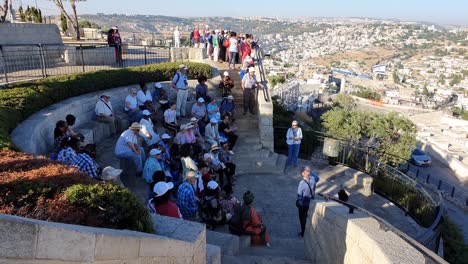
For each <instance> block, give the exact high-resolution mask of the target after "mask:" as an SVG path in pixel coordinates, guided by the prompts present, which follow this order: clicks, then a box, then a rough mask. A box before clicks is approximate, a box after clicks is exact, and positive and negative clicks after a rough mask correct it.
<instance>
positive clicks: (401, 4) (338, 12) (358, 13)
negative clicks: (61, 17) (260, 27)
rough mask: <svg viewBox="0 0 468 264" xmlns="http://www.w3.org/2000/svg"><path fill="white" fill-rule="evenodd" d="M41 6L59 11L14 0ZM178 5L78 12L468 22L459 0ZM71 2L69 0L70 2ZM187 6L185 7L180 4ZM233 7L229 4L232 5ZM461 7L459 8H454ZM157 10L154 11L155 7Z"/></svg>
mask: <svg viewBox="0 0 468 264" xmlns="http://www.w3.org/2000/svg"><path fill="white" fill-rule="evenodd" d="M36 3H37V6H38V7H39V8H41V9H42V11H43V14H45V15H58V14H59V11H58V9H57V8H56V7H55V6H54V4H53V3H52V2H51V1H49V0H21V1H18V0H14V1H13V5H14V6H15V7H17V6H19V5H20V4H22V5H23V6H26V5H30V6H35V5H36ZM176 3H180V5H179V4H177V7H179V8H174V7H175V6H174V5H171V4H169V5H165V6H162V5H161V3H160V2H158V1H155V2H148V1H145V0H133V1H131V3H129V2H126V1H121V0H117V1H116V0H99V1H96V0H88V1H86V2H78V3H77V9H78V15H80V14H96V13H105V14H114V13H115V14H127V15H164V16H175V17H208V16H223V17H239V16H248V17H255V16H263V17H280V18H299V17H335V18H346V17H363V18H364V17H369V18H377V19H400V20H404V21H424V22H433V23H437V24H457V25H465V26H466V25H468V16H466V12H464V11H463V10H465V11H466V10H468V2H464V1H457V0H446V1H436V0H429V1H422V0H414V1H404V0H393V1H387V2H381V1H370V0H357V1H352V3H351V2H343V1H340V0H329V1H327V2H315V1H302V0H301V1H294V4H291V3H290V2H284V1H277V0H274V1H265V0H259V1H254V2H252V3H248V5H243V6H242V7H234V8H230V7H229V3H227V6H226V8H222V6H219V4H217V5H213V3H212V2H210V1H206V0H200V1H196V2H195V1H190V0H180V1H178V2H176ZM66 6H68V4H67V5H66ZM181 6H183V7H184V8H180V7H181ZM228 7H229V8H228ZM454 7H457V8H454ZM153 10H154V11H153Z"/></svg>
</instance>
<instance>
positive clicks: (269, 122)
mask: <svg viewBox="0 0 468 264" xmlns="http://www.w3.org/2000/svg"><path fill="white" fill-rule="evenodd" d="M255 70H256V72H259V68H258V66H256V67H255ZM257 78H259V77H258V76H257ZM264 85H265V86H266V85H267V84H264ZM257 107H258V110H257V111H258V131H259V133H260V135H259V136H260V141H261V143H262V146H263V148H265V149H268V150H270V151H271V152H274V133H273V103H272V101H271V100H270V101H269V102H267V101H266V100H265V96H264V93H263V91H262V90H259V91H258V98H257Z"/></svg>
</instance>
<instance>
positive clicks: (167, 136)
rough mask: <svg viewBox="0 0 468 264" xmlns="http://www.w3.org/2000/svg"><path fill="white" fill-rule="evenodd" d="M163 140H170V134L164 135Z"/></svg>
mask: <svg viewBox="0 0 468 264" xmlns="http://www.w3.org/2000/svg"><path fill="white" fill-rule="evenodd" d="M161 138H162V139H170V138H171V136H169V135H168V134H163V135H162V136H161Z"/></svg>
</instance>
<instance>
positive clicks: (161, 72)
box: [0, 62, 212, 150]
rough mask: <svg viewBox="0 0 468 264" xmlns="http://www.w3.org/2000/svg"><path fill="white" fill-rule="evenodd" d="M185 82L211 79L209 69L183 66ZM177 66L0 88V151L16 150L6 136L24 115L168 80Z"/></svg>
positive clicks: (168, 65) (91, 73)
mask: <svg viewBox="0 0 468 264" xmlns="http://www.w3.org/2000/svg"><path fill="white" fill-rule="evenodd" d="M185 64H186V65H187V67H188V68H189V69H188V77H189V79H196V78H197V77H198V76H199V75H202V74H203V75H205V76H207V77H209V78H210V77H211V76H212V72H211V67H210V66H209V65H208V64H203V63H191V62H187V63H185ZM178 66H179V63H177V62H175V63H161V64H153V65H147V66H141V67H132V68H122V69H113V70H102V71H95V72H87V73H78V74H72V75H65V76H57V77H50V78H46V79H41V80H37V81H32V82H24V83H19V84H17V85H15V86H14V87H11V88H5V89H0V150H6V149H10V150H11V149H13V150H17V148H16V147H15V146H14V145H13V143H12V142H11V140H10V136H9V134H10V133H11V131H13V129H14V128H15V127H16V126H17V125H18V124H19V123H21V122H22V121H23V120H25V119H26V118H27V117H28V116H30V115H32V114H33V113H36V112H38V111H39V110H41V109H43V108H46V107H48V106H50V105H52V104H54V103H58V102H60V101H62V100H65V99H68V98H71V97H75V96H78V95H82V94H86V93H91V92H96V91H100V90H105V89H109V88H112V87H119V86H126V85H131V84H138V83H139V82H158V81H168V80H170V79H171V78H172V76H173V75H174V74H175V72H176V71H177V68H178Z"/></svg>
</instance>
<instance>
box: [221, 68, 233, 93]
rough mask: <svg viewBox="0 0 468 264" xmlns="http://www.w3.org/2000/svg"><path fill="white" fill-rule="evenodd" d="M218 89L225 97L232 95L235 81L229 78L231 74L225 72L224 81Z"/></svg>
mask: <svg viewBox="0 0 468 264" xmlns="http://www.w3.org/2000/svg"><path fill="white" fill-rule="evenodd" d="M218 88H219V89H221V93H222V95H223V97H226V96H228V95H229V94H231V93H232V89H233V88H234V80H233V79H232V78H231V76H229V72H227V71H225V72H224V73H223V79H222V80H221V81H220V82H219V85H218Z"/></svg>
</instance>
